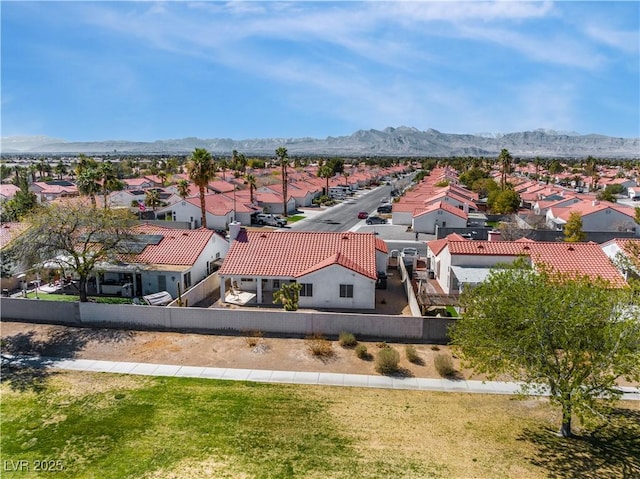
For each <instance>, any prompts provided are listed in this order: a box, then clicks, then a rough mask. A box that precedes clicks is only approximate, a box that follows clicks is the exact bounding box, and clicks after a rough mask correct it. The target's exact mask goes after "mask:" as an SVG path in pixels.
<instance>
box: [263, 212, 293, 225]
mask: <svg viewBox="0 0 640 479" xmlns="http://www.w3.org/2000/svg"><path fill="white" fill-rule="evenodd" d="M256 222H257V223H258V224H259V225H269V226H277V227H279V228H282V227H284V226H285V225H286V224H287V220H286V219H285V218H283V217H282V216H278V215H272V214H269V213H260V214H258V215H256Z"/></svg>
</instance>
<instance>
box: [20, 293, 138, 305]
mask: <svg viewBox="0 0 640 479" xmlns="http://www.w3.org/2000/svg"><path fill="white" fill-rule="evenodd" d="M27 298H30V299H35V298H36V293H35V292H30V293H27ZM38 299H41V300H43V301H69V302H73V301H80V297H79V296H77V295H73V294H55V293H53V294H51V293H43V292H42V291H39V292H38ZM89 299H91V300H92V301H95V302H96V303H105V304H131V298H116V297H101V296H96V297H90V298H89Z"/></svg>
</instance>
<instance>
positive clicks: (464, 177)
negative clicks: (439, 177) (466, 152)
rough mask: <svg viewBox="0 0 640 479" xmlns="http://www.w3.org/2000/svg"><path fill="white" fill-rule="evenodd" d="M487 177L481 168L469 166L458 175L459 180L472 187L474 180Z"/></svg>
mask: <svg viewBox="0 0 640 479" xmlns="http://www.w3.org/2000/svg"><path fill="white" fill-rule="evenodd" d="M484 178H489V175H488V174H487V172H486V171H484V170H483V169H481V168H470V169H469V170H467V171H465V172H464V173H462V174H461V175H460V178H459V179H460V182H461V183H463V184H464V185H466V186H467V187H469V188H472V187H473V185H474V184H475V182H476V181H478V180H482V179H484Z"/></svg>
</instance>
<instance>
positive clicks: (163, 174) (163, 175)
mask: <svg viewBox="0 0 640 479" xmlns="http://www.w3.org/2000/svg"><path fill="white" fill-rule="evenodd" d="M167 176H168V175H167V172H166V171H165V170H160V171H158V178H159V179H160V182H161V183H162V186H164V184H165V183H166V181H167Z"/></svg>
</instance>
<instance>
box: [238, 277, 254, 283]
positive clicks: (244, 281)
mask: <svg viewBox="0 0 640 479" xmlns="http://www.w3.org/2000/svg"><path fill="white" fill-rule="evenodd" d="M240 281H242V282H243V283H253V278H240Z"/></svg>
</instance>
